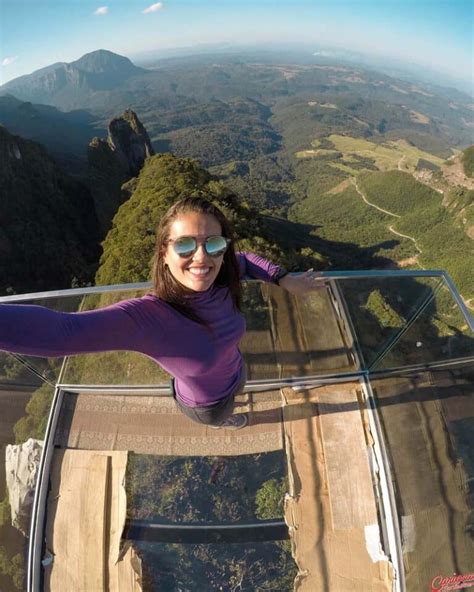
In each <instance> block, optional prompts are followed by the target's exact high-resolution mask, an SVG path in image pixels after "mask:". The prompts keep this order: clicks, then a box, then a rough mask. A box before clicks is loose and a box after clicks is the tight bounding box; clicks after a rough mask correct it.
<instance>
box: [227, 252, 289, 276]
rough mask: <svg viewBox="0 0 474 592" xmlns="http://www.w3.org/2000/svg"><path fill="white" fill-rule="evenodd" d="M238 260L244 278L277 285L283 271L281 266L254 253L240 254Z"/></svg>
mask: <svg viewBox="0 0 474 592" xmlns="http://www.w3.org/2000/svg"><path fill="white" fill-rule="evenodd" d="M237 260H238V262H239V266H240V275H241V277H242V278H245V277H250V278H252V279H256V280H263V281H264V282H271V283H275V279H276V277H277V275H278V273H279V272H280V271H281V270H282V269H283V268H282V267H281V266H279V265H276V264H275V263H272V262H271V261H268V259H265V258H264V257H260V256H259V255H255V254H254V253H245V252H239V253H237Z"/></svg>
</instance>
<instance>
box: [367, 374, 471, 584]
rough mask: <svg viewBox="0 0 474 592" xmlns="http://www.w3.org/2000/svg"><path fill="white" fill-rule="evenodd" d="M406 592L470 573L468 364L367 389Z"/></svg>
mask: <svg viewBox="0 0 474 592" xmlns="http://www.w3.org/2000/svg"><path fill="white" fill-rule="evenodd" d="M372 387H373V389H374V393H375V396H376V400H377V406H378V409H379V414H380V418H381V423H382V429H383V435H384V440H385V445H386V447H387V452H388V456H389V464H390V469H391V478H392V482H393V485H394V488H395V498H396V504H397V509H398V517H399V522H400V529H401V534H402V548H403V561H404V565H405V573H406V585H407V591H408V592H419V590H429V589H431V588H430V585H431V582H432V581H433V579H434V578H435V577H437V576H440V575H441V576H444V577H450V576H452V575H453V574H454V573H455V574H467V573H470V572H472V567H473V562H472V561H473V557H474V539H473V537H472V533H473V528H474V521H473V518H474V449H473V446H472V442H473V441H474V364H470V365H469V366H463V367H457V369H452V368H451V369H449V370H447V369H444V370H436V371H432V372H423V373H417V374H416V375H413V376H410V377H401V376H398V377H395V376H393V377H390V378H385V379H378V380H374V381H372Z"/></svg>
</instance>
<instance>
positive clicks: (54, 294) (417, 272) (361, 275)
mask: <svg viewBox="0 0 474 592" xmlns="http://www.w3.org/2000/svg"><path fill="white" fill-rule="evenodd" d="M298 273H302V272H298ZM298 273H292V274H291V275H298ZM320 273H321V277H322V278H327V279H328V280H339V279H350V278H354V279H367V278H377V277H387V276H390V277H446V275H447V273H446V272H445V271H443V270H440V269H391V270H389V271H387V270H383V269H368V270H356V271H322V272H320ZM246 281H250V282H260V281H261V280H253V279H249V280H246ZM152 286H153V284H152V282H151V281H149V282H136V283H131V284H112V285H107V286H90V287H87V288H67V289H64V290H49V291H47V292H30V293H28V294H12V295H10V296H0V303H6V302H23V301H26V300H39V299H44V298H58V297H61V296H86V295H87V294H102V293H104V292H125V291H127V290H145V289H147V288H152Z"/></svg>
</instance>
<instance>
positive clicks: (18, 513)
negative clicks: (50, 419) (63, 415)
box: [5, 438, 43, 536]
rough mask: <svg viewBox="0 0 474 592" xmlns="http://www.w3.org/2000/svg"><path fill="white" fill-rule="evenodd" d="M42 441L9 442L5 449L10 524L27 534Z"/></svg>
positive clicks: (31, 439)
mask: <svg viewBox="0 0 474 592" xmlns="http://www.w3.org/2000/svg"><path fill="white" fill-rule="evenodd" d="M42 450H43V442H42V441H41V440H34V439H33V438H30V439H29V440H27V441H26V442H24V443H23V444H9V445H8V446H7V448H6V451H5V472H6V477H7V490H8V500H9V503H10V508H11V516H12V526H14V527H15V528H17V529H18V530H19V531H20V532H21V533H23V534H24V535H25V536H28V531H29V524H30V514H31V507H32V505H33V498H34V492H35V486H36V480H37V476H38V468H39V462H40V458H41V451H42Z"/></svg>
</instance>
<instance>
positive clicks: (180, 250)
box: [168, 236, 232, 257]
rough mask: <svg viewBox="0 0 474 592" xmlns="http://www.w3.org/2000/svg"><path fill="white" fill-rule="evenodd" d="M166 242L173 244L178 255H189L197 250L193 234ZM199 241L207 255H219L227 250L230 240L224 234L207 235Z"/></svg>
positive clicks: (196, 242)
mask: <svg viewBox="0 0 474 592" xmlns="http://www.w3.org/2000/svg"><path fill="white" fill-rule="evenodd" d="M168 242H169V243H171V244H172V245H173V249H174V251H175V253H176V254H177V255H179V256H180V257H191V256H192V255H194V253H195V252H196V251H197V250H198V241H197V240H196V238H194V236H180V237H179V238H175V239H170V240H169V241H168ZM200 242H202V244H203V245H204V250H205V251H206V253H207V254H208V255H209V257H220V256H221V255H223V254H224V253H225V252H226V251H227V248H228V247H229V245H230V243H231V242H232V241H231V240H230V239H229V238H226V237H225V236H208V237H207V238H206V239H205V240H204V241H200Z"/></svg>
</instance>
